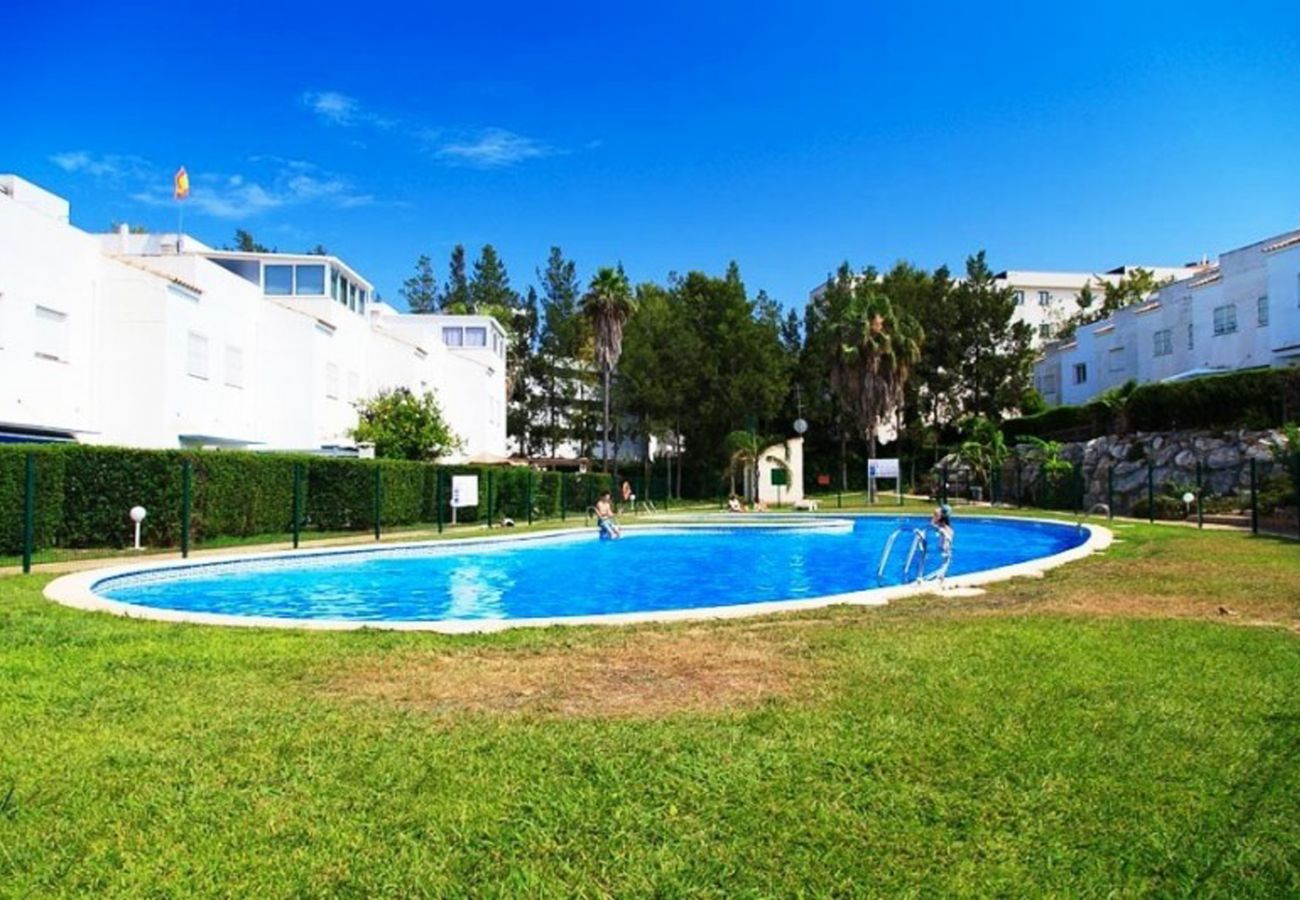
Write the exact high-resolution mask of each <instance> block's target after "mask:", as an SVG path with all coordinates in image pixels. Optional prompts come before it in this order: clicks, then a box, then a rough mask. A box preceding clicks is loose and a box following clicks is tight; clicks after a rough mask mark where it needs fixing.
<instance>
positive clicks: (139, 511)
mask: <svg viewBox="0 0 1300 900" xmlns="http://www.w3.org/2000/svg"><path fill="white" fill-rule="evenodd" d="M147 515H149V511H148V510H146V509H145V508H144V507H143V506H133V507H131V521H132V522H134V523H135V549H136V550H139V549H140V523H141V522H143V521H144V517H145V516H147Z"/></svg>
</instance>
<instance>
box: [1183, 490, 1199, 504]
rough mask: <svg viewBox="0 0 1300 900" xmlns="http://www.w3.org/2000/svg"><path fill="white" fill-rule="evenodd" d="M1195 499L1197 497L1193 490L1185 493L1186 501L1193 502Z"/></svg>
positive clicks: (1184, 500) (1184, 498) (1184, 499)
mask: <svg viewBox="0 0 1300 900" xmlns="http://www.w3.org/2000/svg"><path fill="white" fill-rule="evenodd" d="M1195 499H1196V495H1195V494H1193V493H1192V492H1191V491H1188V492H1187V493H1185V494H1183V502H1184V503H1191V502H1192V501H1193V500H1195Z"/></svg>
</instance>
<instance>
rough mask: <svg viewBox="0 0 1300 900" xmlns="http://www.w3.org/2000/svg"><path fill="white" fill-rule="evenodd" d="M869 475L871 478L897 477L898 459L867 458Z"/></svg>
mask: <svg viewBox="0 0 1300 900" xmlns="http://www.w3.org/2000/svg"><path fill="white" fill-rule="evenodd" d="M867 476H868V477H869V478H897V477H898V460H896V459H870V460H867Z"/></svg>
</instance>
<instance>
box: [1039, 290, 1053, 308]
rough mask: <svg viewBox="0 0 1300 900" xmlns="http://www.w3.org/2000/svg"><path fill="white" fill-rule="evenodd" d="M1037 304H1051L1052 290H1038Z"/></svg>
mask: <svg viewBox="0 0 1300 900" xmlns="http://www.w3.org/2000/svg"><path fill="white" fill-rule="evenodd" d="M1038 305H1039V306H1051V305H1052V292H1051V291H1039V292H1038Z"/></svg>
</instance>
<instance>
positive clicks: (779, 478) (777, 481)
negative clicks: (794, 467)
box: [772, 469, 790, 487]
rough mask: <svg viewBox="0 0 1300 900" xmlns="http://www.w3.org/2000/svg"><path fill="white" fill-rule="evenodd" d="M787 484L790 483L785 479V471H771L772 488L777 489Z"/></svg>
mask: <svg viewBox="0 0 1300 900" xmlns="http://www.w3.org/2000/svg"><path fill="white" fill-rule="evenodd" d="M789 483H790V480H789V478H787V477H786V471H785V469H773V470H772V486H773V487H779V486H781V485H785V484H789Z"/></svg>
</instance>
